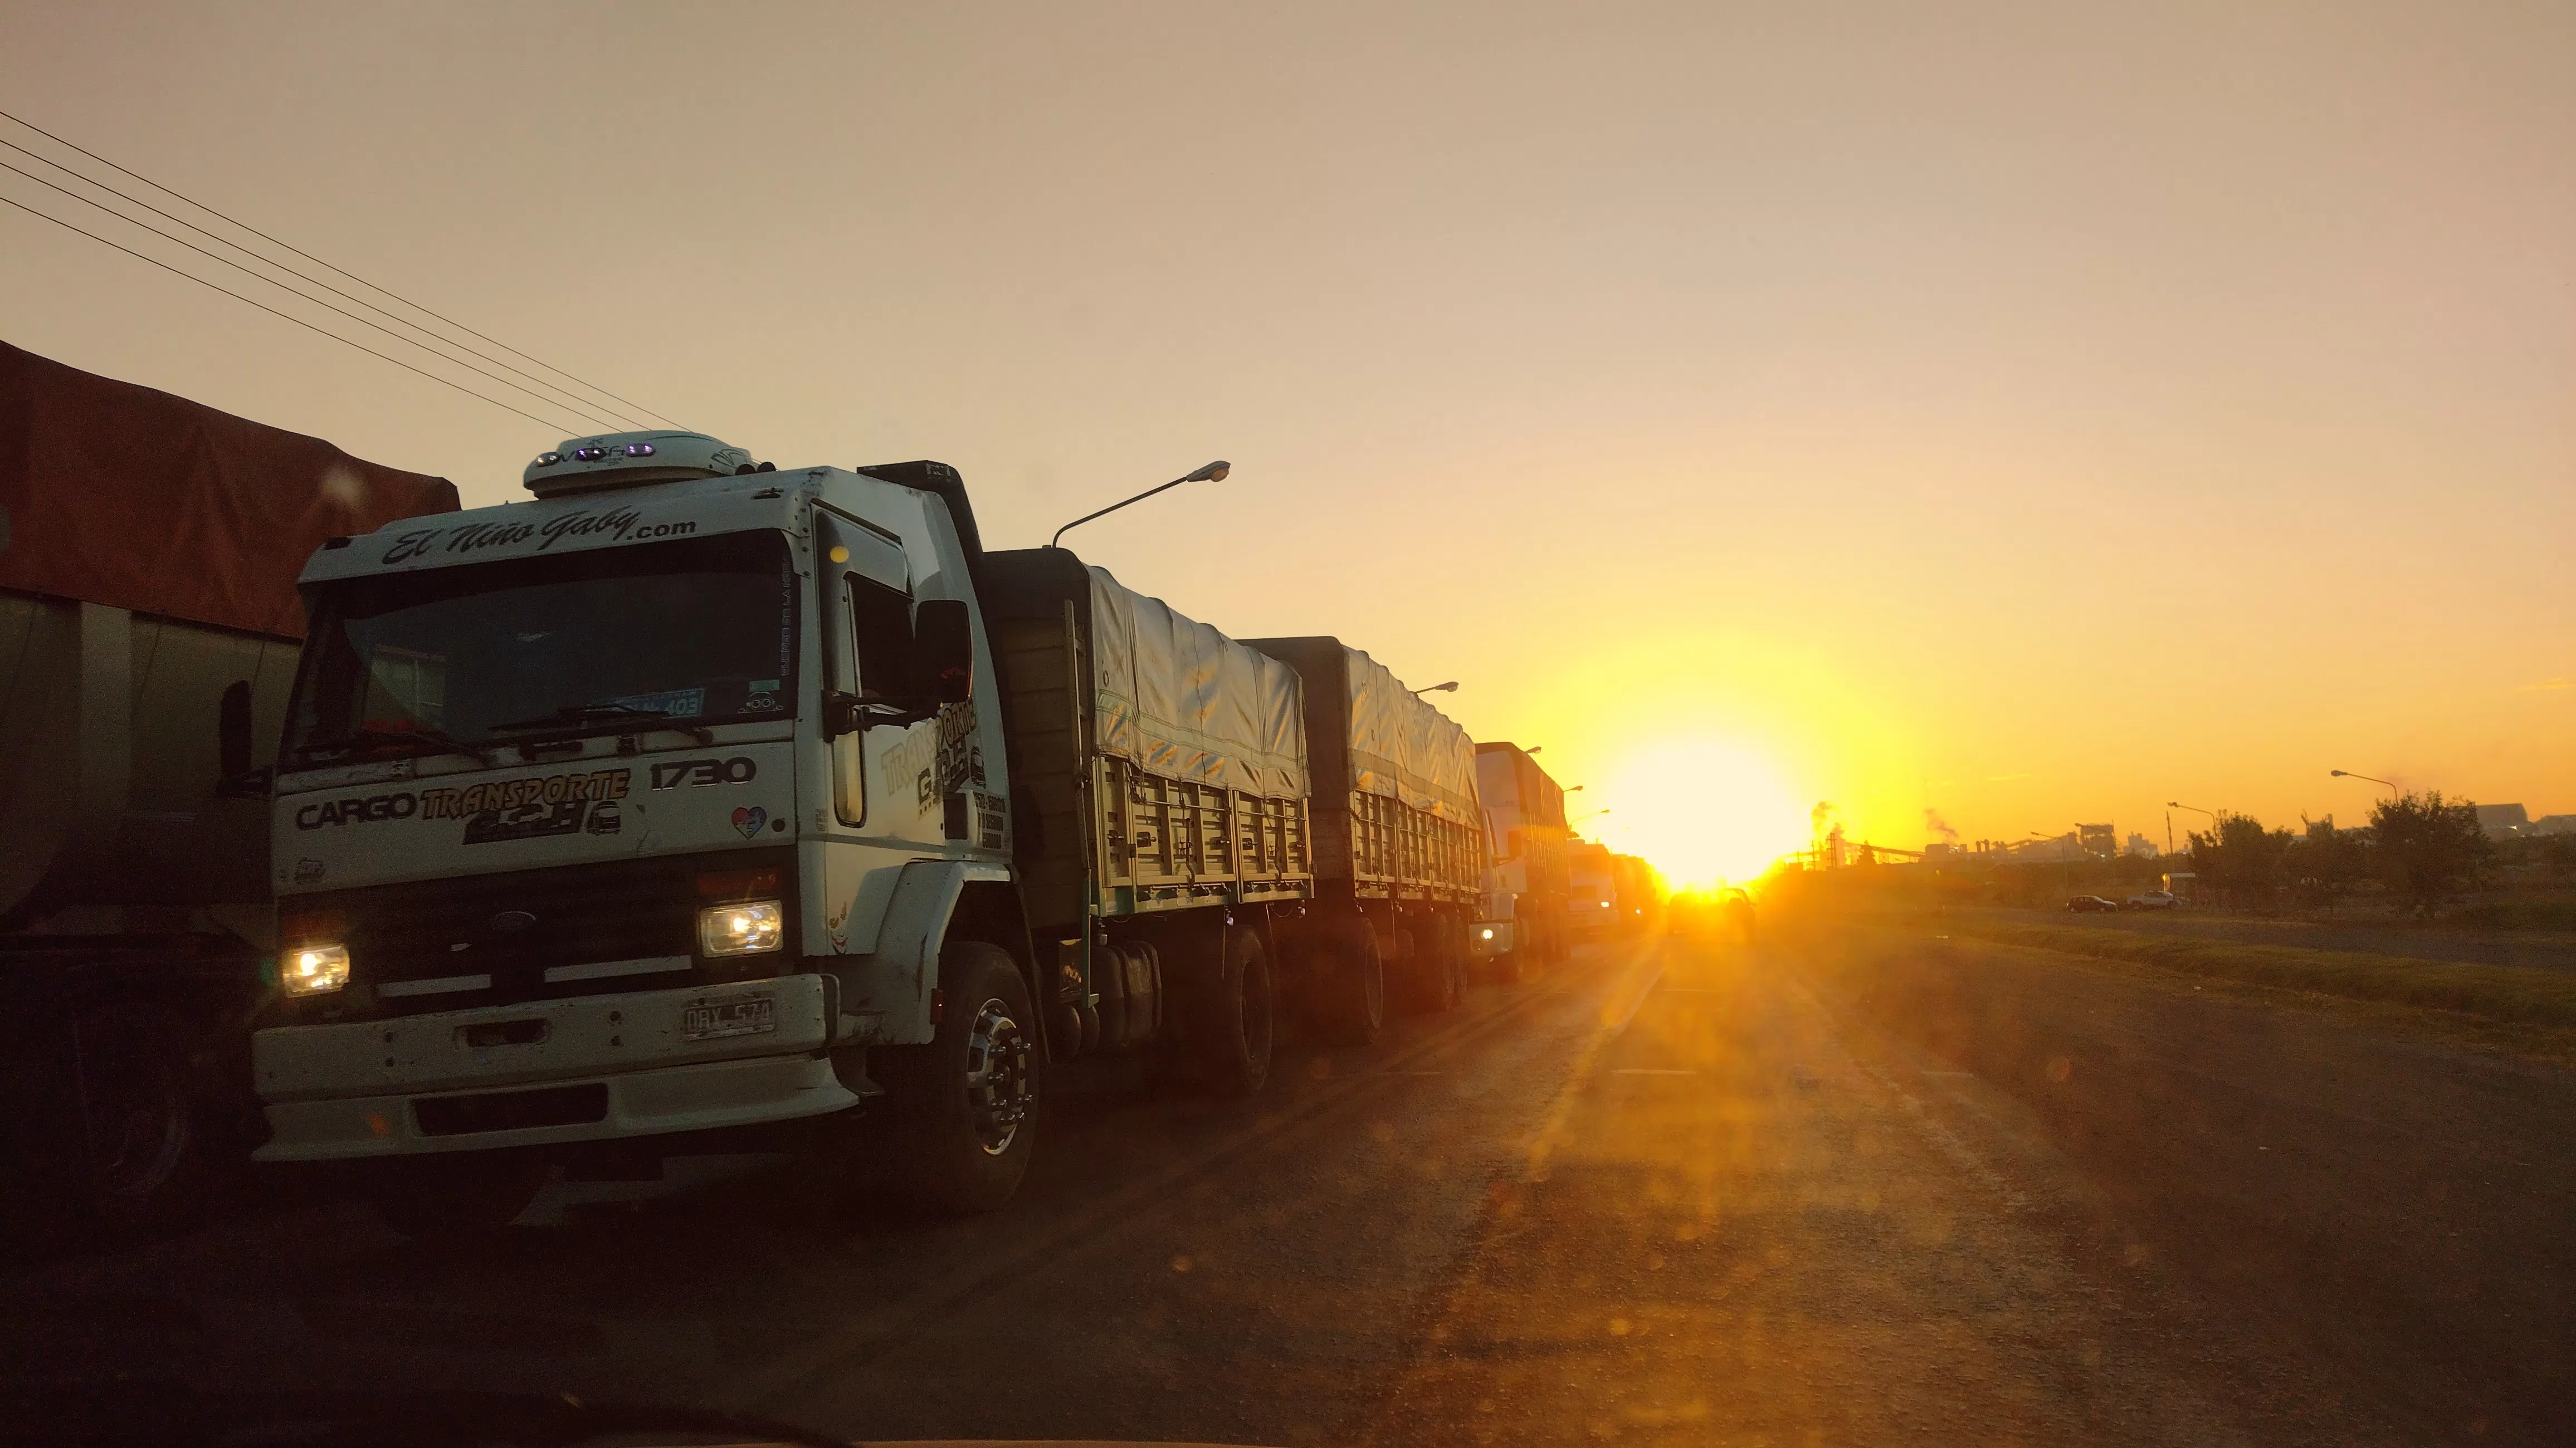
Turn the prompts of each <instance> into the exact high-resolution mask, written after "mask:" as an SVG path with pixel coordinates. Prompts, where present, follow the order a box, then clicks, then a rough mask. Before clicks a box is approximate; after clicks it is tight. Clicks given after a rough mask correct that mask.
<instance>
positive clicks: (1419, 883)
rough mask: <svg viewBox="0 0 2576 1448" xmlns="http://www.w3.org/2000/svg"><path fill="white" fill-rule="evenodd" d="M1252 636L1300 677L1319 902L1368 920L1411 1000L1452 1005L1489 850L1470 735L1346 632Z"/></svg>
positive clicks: (1328, 915) (1329, 914)
mask: <svg viewBox="0 0 2576 1448" xmlns="http://www.w3.org/2000/svg"><path fill="white" fill-rule="evenodd" d="M1248 642H1249V643H1250V644H1251V646H1252V647H1254V648H1256V649H1259V650H1261V651H1262V652H1263V653H1266V654H1269V655H1270V656H1271V657H1273V658H1276V659H1279V660H1281V661H1283V662H1285V663H1287V664H1288V665H1289V666H1290V667H1292V668H1294V669H1295V670H1296V671H1297V674H1298V676H1299V677H1300V678H1301V679H1303V680H1304V681H1305V686H1306V742H1307V750H1308V757H1309V762H1310V767H1311V770H1312V773H1313V775H1314V799H1313V806H1312V809H1313V815H1314V823H1315V879H1316V895H1317V900H1318V909H1319V912H1320V914H1321V915H1322V917H1323V918H1324V919H1325V920H1326V921H1328V922H1329V921H1330V920H1332V919H1334V918H1336V917H1340V918H1345V919H1347V918H1349V917H1353V916H1356V917H1358V918H1360V919H1364V920H1366V921H1367V922H1368V924H1369V926H1370V930H1369V934H1370V935H1371V937H1373V943H1374V945H1375V948H1376V950H1377V951H1378V952H1379V955H1380V957H1381V965H1380V967H1379V968H1380V969H1381V970H1382V971H1383V972H1384V973H1385V974H1387V975H1389V976H1391V977H1392V978H1393V979H1394V980H1395V981H1396V982H1397V983H1398V985H1399V986H1401V987H1403V988H1404V990H1405V992H1406V993H1407V994H1409V995H1411V996H1412V998H1413V1000H1414V1002H1415V1003H1416V1004H1418V1005H1421V1006H1424V1007H1427V1008H1430V1009H1434V1010H1446V1009H1448V1008H1450V1007H1451V1006H1453V1005H1455V1004H1457V1002H1458V999H1459V997H1460V994H1461V992H1462V991H1463V990H1464V988H1465V984H1466V975H1467V963H1468V943H1467V932H1468V927H1469V925H1470V923H1471V922H1472V921H1473V920H1474V919H1475V917H1476V915H1477V913H1478V909H1479V904H1480V901H1481V898H1482V894H1483V890H1482V887H1483V883H1484V870H1485V863H1486V858H1485V817H1484V810H1483V808H1482V806H1481V805H1480V804H1479V803H1478V801H1477V797H1476V746H1475V742H1474V741H1473V740H1471V739H1469V738H1468V737H1467V731H1466V730H1465V729H1462V728H1460V727H1459V726H1458V724H1457V723H1456V722H1455V721H1453V720H1452V719H1450V718H1449V716H1448V715H1446V714H1443V713H1441V712H1440V711H1439V710H1438V709H1436V708H1433V707H1432V706H1431V705H1430V704H1429V703H1426V702H1425V701H1424V700H1423V699H1422V697H1421V696H1420V695H1418V694H1416V693H1414V692H1413V691H1412V690H1410V689H1407V688H1406V687H1405V686H1404V684H1403V682H1402V681H1401V680H1399V679H1397V678H1396V677H1395V675H1394V674H1393V673H1391V672H1389V671H1388V669H1387V667H1386V666H1385V665H1384V664H1381V663H1379V662H1377V661H1376V660H1375V659H1372V658H1370V657H1369V656H1368V655H1367V654H1366V653H1363V652H1362V651H1360V650H1358V649H1355V648H1351V647H1349V646H1348V645H1346V644H1344V643H1343V642H1342V641H1341V640H1339V639H1336V638H1328V637H1313V638H1274V639H1251V640H1248Z"/></svg>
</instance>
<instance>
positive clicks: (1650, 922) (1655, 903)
mask: <svg viewBox="0 0 2576 1448" xmlns="http://www.w3.org/2000/svg"><path fill="white" fill-rule="evenodd" d="M1610 882H1611V893H1612V898H1613V899H1614V900H1615V901H1616V902H1617V904H1616V906H1615V913H1616V914H1617V915H1618V917H1619V929H1620V930H1621V931H1623V932H1626V933H1629V934H1636V933H1638V932H1641V931H1646V930H1650V929H1652V928H1653V927H1654V925H1655V924H1656V922H1657V921H1658V920H1659V919H1660V918H1661V917H1662V915H1663V911H1664V881H1663V877H1662V876H1661V875H1658V874H1657V873H1655V867H1654V866H1653V865H1652V864H1651V863H1649V862H1648V861H1647V860H1645V859H1644V858H1643V857H1641V856H1637V855H1616V854H1614V855H1612V856H1611V857H1610Z"/></svg>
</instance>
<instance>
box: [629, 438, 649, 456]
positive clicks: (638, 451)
mask: <svg viewBox="0 0 2576 1448" xmlns="http://www.w3.org/2000/svg"><path fill="white" fill-rule="evenodd" d="M625 452H626V455H627V456H628V457H630V458H649V457H651V456H652V455H653V445H652V444H651V443H649V442H630V443H628V444H627V445H626V448H625Z"/></svg>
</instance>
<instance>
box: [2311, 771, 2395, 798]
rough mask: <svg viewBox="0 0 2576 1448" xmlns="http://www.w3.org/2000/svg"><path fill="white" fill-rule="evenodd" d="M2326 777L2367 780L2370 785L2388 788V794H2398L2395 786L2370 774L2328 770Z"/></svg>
mask: <svg viewBox="0 0 2576 1448" xmlns="http://www.w3.org/2000/svg"><path fill="white" fill-rule="evenodd" d="M2326 775H2327V777H2328V778H2331V779H2367V780H2369V781H2370V782H2371V783H2373V784H2379V785H2387V787H2388V792H2389V793H2390V794H2395V793H2397V792H2398V789H2397V786H2396V785H2394V784H2389V782H2388V781H2387V780H2384V779H2381V778H2379V777H2378V776H2377V775H2372V774H2355V773H2353V772H2352V771H2351V770H2349V769H2330V770H2327V771H2326Z"/></svg>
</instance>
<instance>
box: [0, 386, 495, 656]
mask: <svg viewBox="0 0 2576 1448" xmlns="http://www.w3.org/2000/svg"><path fill="white" fill-rule="evenodd" d="M455 508H456V485H455V484H454V483H451V482H449V481H447V480H446V479H445V478H432V477H425V476H423V475H422V474H419V473H406V472H401V471H398V470H396V469H393V468H388V467H379V466H377V465H376V464H374V463H370V462H361V461H359V460H358V459H356V458H353V457H351V456H349V455H348V454H347V453H344V452H342V451H340V450H339V449H338V448H336V447H333V446H332V445H331V444H329V443H327V442H324V441H322V440H321V439H320V438H313V437H306V436H304V435H303V434H301V433H293V432H284V431H281V430H279V429H277V428H273V427H264V426H262V425H260V424H259V423H256V422H251V421H248V420H246V419H243V418H238V417H235V416H233V415H232V414H231V413H228V412H217V411H216V410H215V409H213V408H211V407H205V406H201V405H200V404H198V403H194V402H190V401H188V400H187V399H185V398H182V397H173V396H171V395H170V394H169V393H166V392H156V391H154V390H152V389H151V388H149V387H137V386H135V385H134V384H133V383H131V382H117V381H114V380H112V379H110V378H105V377H99V376H95V375H93V374H91V373H87V372H83V371H80V370H79V369H77V368H72V367H66V366H64V365H63V364H61V363H60V362H55V361H50V360H48V359H46V358H43V357H39V356H37V355H36V354H34V353H32V352H27V351H22V350H20V349H19V348H16V347H12V346H10V345H8V344H7V343H5V342H0V588H13V589H19V590H23V591H25V592H29V593H47V594H53V595H55V596H57V597H62V598H77V599H84V600H87V601H89V602H91V603H106V604H113V605H115V606H116V607H118V608H127V609H132V610H134V611H136V612H138V613H154V614H161V615H164V616H166V617H170V618H181V619H188V620H191V621H193V622H197V623H209V624H215V625H219V626H221V627H224V628H237V629H247V630H250V631H252V632H255V633H264V634H276V635H279V636H281V637H285V638H301V637H303V634H304V605H303V603H302V602H301V601H300V600H298V599H297V597H296V595H295V575H296V574H298V573H300V572H302V571H303V568H304V560H305V559H307V558H309V557H311V556H312V555H313V550H314V549H316V548H319V547H321V546H322V540H324V539H326V538H332V537H337V536H339V535H342V534H348V533H367V532H372V531H374V530H375V529H377V528H380V527H382V526H383V525H385V524H386V523H389V522H391V521H393V520H394V519H396V518H409V517H414V516H417V515H419V514H422V513H446V512H453V511H455Z"/></svg>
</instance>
